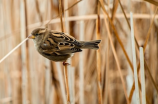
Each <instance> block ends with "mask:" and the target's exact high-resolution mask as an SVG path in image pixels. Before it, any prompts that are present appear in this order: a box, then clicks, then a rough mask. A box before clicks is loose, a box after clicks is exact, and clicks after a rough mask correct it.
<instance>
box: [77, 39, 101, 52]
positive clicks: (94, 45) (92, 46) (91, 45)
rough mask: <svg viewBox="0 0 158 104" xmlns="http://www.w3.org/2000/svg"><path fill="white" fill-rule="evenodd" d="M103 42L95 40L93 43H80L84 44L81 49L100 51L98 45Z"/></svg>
mask: <svg viewBox="0 0 158 104" xmlns="http://www.w3.org/2000/svg"><path fill="white" fill-rule="evenodd" d="M100 42H101V40H93V41H79V43H81V44H82V47H81V49H95V50H97V49H99V46H98V44H99V43H100Z"/></svg>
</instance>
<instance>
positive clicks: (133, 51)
mask: <svg viewBox="0 0 158 104" xmlns="http://www.w3.org/2000/svg"><path fill="white" fill-rule="evenodd" d="M130 20H131V39H132V40H131V41H132V56H133V67H134V79H135V93H136V102H137V104H140V99H139V87H138V76H137V62H136V51H135V38H134V25H133V14H132V13H130Z"/></svg>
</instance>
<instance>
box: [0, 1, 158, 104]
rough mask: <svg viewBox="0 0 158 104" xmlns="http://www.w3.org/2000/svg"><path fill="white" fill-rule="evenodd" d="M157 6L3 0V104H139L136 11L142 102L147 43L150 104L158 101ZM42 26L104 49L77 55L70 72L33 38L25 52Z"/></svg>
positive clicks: (0, 40)
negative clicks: (38, 47) (97, 41)
mask: <svg viewBox="0 0 158 104" xmlns="http://www.w3.org/2000/svg"><path fill="white" fill-rule="evenodd" d="M80 3H81V5H80ZM157 5H158V2H157V1H156V0H144V1H138V0H132V1H131V0H113V1H110V0H104V1H103V0H64V1H62V0H20V1H16V0H11V2H10V1H8V0H1V1H0V28H1V31H0V47H1V48H0V49H1V52H0V104H27V103H29V104H66V103H69V102H70V103H71V104H79V103H80V104H83V103H84V104H126V103H127V104H135V103H136V97H135V96H134V91H135V82H134V75H133V73H134V68H133V64H132V53H131V51H132V50H131V34H130V33H131V28H130V27H131V25H130V23H129V18H130V15H129V13H130V11H132V12H133V20H134V34H135V37H134V38H135V43H136V60H137V63H136V65H137V73H138V85H139V90H140V96H139V98H140V101H141V96H142V97H143V96H144V95H143V94H142V95H141V87H142V88H144V85H143V84H142V82H141V80H140V75H141V74H142V73H139V70H140V62H139V60H140V55H139V46H143V50H144V68H145V70H144V73H145V90H146V103H147V104H157V103H158V97H157V94H158V86H157V84H158V79H157V73H158V64H157V61H158V28H157V27H158V24H157V18H158V15H157V7H156V6H157ZM45 25H46V26H45ZM37 27H47V28H49V29H53V30H58V31H63V32H68V33H69V34H70V35H72V36H74V37H75V38H76V39H77V40H80V39H81V40H95V39H101V40H102V41H101V44H100V49H99V50H97V51H94V50H83V53H82V54H79V53H76V54H75V55H74V56H73V57H72V58H71V60H68V62H70V64H71V65H70V66H69V67H66V66H65V68H64V67H63V65H62V63H59V62H50V61H49V60H47V59H45V58H44V57H42V56H41V55H39V54H38V53H37V51H36V49H35V48H34V46H33V42H32V41H31V40H28V41H27V42H26V43H24V44H23V43H22V45H21V47H20V45H19V43H20V42H21V41H23V40H24V39H26V37H27V36H28V35H29V34H30V32H31V31H32V30H33V29H35V28H37ZM17 45H18V47H20V48H17V49H14V47H16V46H17ZM12 49H14V50H13V51H11V50H12ZM9 52H10V53H9ZM7 53H9V55H8V56H6V57H4V56H5V55H7ZM3 57H4V58H3ZM141 57H142V55H141ZM72 70H73V71H72ZM67 71H68V72H67ZM64 80H65V82H66V84H65V83H64ZM142 85H143V86H142ZM143 91H144V90H143ZM66 97H67V99H66ZM143 99H144V98H143ZM142 102H143V101H142Z"/></svg>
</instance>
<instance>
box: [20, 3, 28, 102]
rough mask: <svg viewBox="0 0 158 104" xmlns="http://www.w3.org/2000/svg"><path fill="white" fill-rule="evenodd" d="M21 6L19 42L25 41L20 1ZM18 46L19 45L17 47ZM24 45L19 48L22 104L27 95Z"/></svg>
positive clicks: (22, 11)
mask: <svg viewBox="0 0 158 104" xmlns="http://www.w3.org/2000/svg"><path fill="white" fill-rule="evenodd" d="M20 6H21V12H20V24H21V31H20V32H21V34H22V35H21V40H23V39H25V13H24V1H21V3H20ZM19 46H20V45H19ZM25 46H26V43H24V46H22V47H21V53H22V54H21V55H22V56H21V58H22V60H21V61H22V62H21V63H22V64H23V65H22V104H27V103H28V102H27V99H28V98H27V97H28V93H27V77H26V74H27V71H26V65H25V54H26V53H25V52H26V51H25V48H26V47H25Z"/></svg>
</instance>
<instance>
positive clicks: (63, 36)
mask: <svg viewBox="0 0 158 104" xmlns="http://www.w3.org/2000/svg"><path fill="white" fill-rule="evenodd" d="M49 37H52V38H53V39H54V40H55V41H56V42H68V43H69V42H70V43H72V42H75V41H76V39H75V38H74V37H72V36H70V35H69V34H67V33H63V32H58V31H54V30H51V31H50V35H49Z"/></svg>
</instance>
